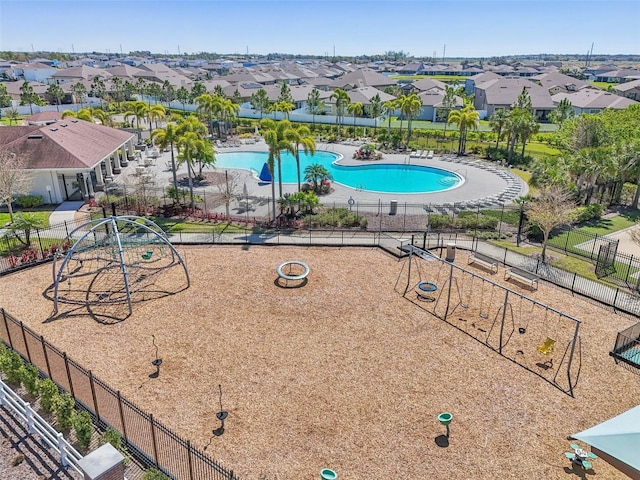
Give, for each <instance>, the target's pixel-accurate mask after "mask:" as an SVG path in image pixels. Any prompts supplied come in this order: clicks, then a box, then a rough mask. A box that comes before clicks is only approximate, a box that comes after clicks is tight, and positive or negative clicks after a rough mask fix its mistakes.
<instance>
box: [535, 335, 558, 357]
mask: <svg viewBox="0 0 640 480" xmlns="http://www.w3.org/2000/svg"><path fill="white" fill-rule="evenodd" d="M555 345H556V341H555V340H554V339H553V338H551V337H547V339H546V340H545V341H544V343H543V344H542V345H538V351H539V352H540V353H541V354H543V355H550V354H551V353H552V352H553V347H555Z"/></svg>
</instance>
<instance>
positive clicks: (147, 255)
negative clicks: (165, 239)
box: [142, 250, 153, 260]
mask: <svg viewBox="0 0 640 480" xmlns="http://www.w3.org/2000/svg"><path fill="white" fill-rule="evenodd" d="M152 255H153V250H149V251H147V252H146V253H143V254H142V259H143V260H151V256H152Z"/></svg>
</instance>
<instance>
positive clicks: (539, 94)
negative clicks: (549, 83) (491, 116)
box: [476, 78, 554, 109]
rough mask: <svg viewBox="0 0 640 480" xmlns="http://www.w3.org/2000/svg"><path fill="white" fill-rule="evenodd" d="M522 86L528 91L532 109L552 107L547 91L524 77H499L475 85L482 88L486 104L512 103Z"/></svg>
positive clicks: (520, 91)
mask: <svg viewBox="0 0 640 480" xmlns="http://www.w3.org/2000/svg"><path fill="white" fill-rule="evenodd" d="M523 88H526V89H527V92H529V96H530V97H531V103H532V105H533V108H534V109H553V108H554V104H553V100H551V95H549V92H548V91H547V90H546V89H545V88H544V87H541V86H540V85H538V84H537V83H533V82H532V81H531V80H528V79H526V78H499V79H495V80H490V81H488V82H484V83H482V84H480V85H478V86H476V89H478V90H484V92H485V95H486V103H487V105H513V103H514V102H515V101H516V99H517V98H518V95H520V93H522V89H523Z"/></svg>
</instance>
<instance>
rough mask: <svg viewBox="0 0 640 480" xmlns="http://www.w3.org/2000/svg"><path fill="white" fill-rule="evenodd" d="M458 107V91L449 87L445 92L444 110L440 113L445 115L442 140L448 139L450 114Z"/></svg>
mask: <svg viewBox="0 0 640 480" xmlns="http://www.w3.org/2000/svg"><path fill="white" fill-rule="evenodd" d="M455 107H456V89H455V88H453V87H452V86H451V85H447V86H446V87H445V91H444V98H443V99H442V108H441V109H440V111H442V112H443V114H444V121H445V122H446V123H445V124H444V129H443V133H442V140H443V141H446V139H447V125H449V113H451V110H452V109H454V108H455Z"/></svg>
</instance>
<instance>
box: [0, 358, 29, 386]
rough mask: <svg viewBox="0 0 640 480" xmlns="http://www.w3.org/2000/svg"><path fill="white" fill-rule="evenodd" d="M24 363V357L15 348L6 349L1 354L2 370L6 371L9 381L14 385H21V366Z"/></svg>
mask: <svg viewBox="0 0 640 480" xmlns="http://www.w3.org/2000/svg"><path fill="white" fill-rule="evenodd" d="M23 365H24V362H23V360H22V357H21V356H20V355H19V354H18V353H17V352H15V351H14V350H10V349H5V350H4V352H2V356H0V370H2V371H3V372H4V375H5V377H6V378H7V382H9V383H10V384H12V385H20V382H21V381H22V376H21V375H20V367H22V366H23Z"/></svg>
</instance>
